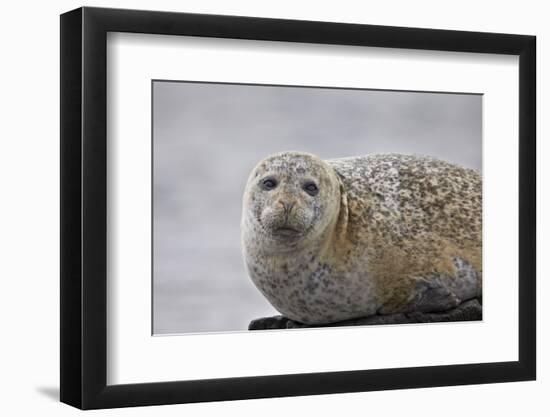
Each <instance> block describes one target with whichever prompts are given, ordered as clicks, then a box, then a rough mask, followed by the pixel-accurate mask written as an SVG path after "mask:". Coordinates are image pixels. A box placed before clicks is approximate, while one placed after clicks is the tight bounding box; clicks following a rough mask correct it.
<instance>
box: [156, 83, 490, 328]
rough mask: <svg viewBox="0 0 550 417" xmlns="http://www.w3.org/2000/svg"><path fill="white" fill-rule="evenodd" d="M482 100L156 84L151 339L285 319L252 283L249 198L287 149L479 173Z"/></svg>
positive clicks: (435, 95)
mask: <svg viewBox="0 0 550 417" xmlns="http://www.w3.org/2000/svg"><path fill="white" fill-rule="evenodd" d="M481 102H482V96H481V95H470V94H441V93H418V92H397V91H376V90H350V89H323V88H303V87H280V86H277V87H273V86H255V85H238V84H208V83H190V82H171V81H170V82H169V81H153V163H154V167H153V213H154V214H153V228H154V229H153V230H154V233H153V333H154V334H173V333H188V332H216V331H238V330H246V328H247V325H248V323H249V322H250V320H252V319H254V318H258V317H261V316H266V315H274V314H277V312H276V311H275V310H274V309H273V308H272V307H271V306H270V305H269V304H268V302H267V301H266V300H265V299H264V298H263V296H262V295H261V294H260V293H259V291H258V290H256V288H255V287H254V285H253V284H252V282H251V281H250V280H249V278H248V277H247V275H246V272H245V269H244V265H243V261H242V258H241V249H240V230H239V224H240V217H241V197H242V193H243V190H244V186H245V183H246V179H247V177H248V174H249V172H250V171H251V169H252V168H253V167H254V165H255V164H256V163H257V162H258V161H259V160H260V159H262V158H264V157H265V156H267V155H269V154H271V153H274V152H280V151H285V150H299V151H307V152H311V153H314V154H316V155H318V156H320V157H322V158H336V157H344V156H353V155H363V154H368V153H384V152H398V153H415V154H426V155H433V156H436V157H439V158H442V159H445V160H448V161H452V162H456V163H459V164H461V165H464V166H467V167H471V168H475V169H479V170H481V120H482V115H481V109H482V103H481Z"/></svg>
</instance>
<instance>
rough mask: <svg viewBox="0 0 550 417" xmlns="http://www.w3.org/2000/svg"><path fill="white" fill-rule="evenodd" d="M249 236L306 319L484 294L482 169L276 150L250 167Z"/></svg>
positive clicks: (258, 266)
mask: <svg viewBox="0 0 550 417" xmlns="http://www.w3.org/2000/svg"><path fill="white" fill-rule="evenodd" d="M242 245H243V253H244V259H245V264H246V266H247V269H248V273H249V275H250V277H251V278H252V280H253V282H254V283H255V285H256V286H257V287H258V288H259V290H260V291H261V292H262V293H263V294H264V296H265V297H266V298H267V299H268V300H269V302H270V303H271V304H272V305H273V306H274V307H275V308H276V309H277V310H278V311H279V312H281V313H282V314H283V315H285V316H287V317H288V318H290V319H292V320H295V321H299V322H302V323H306V324H326V323H331V322H337V321H342V320H347V319H352V318H357V317H364V316H368V315H372V314H390V313H405V312H412V311H422V312H429V311H443V310H448V309H450V308H453V307H455V306H457V305H458V304H460V303H461V302H462V301H465V300H468V299H471V298H475V297H479V296H481V277H482V269H481V177H480V175H479V173H477V172H476V171H474V170H471V169H466V168H462V167H459V166H457V165H453V164H450V163H447V162H444V161H440V160H436V159H433V158H429V157H421V156H407V155H395V154H388V155H371V156H363V157H351V158H342V159H333V160H327V161H322V160H321V159H319V158H317V157H315V156H313V155H310V154H305V153H299V152H285V153H281V154H276V155H273V156H270V157H268V158H266V159H264V160H263V161H261V162H260V163H259V164H258V165H257V166H256V167H255V168H254V170H253V171H252V173H251V175H250V177H249V180H248V183H247V187H246V191H245V195H244V199H243V217H242Z"/></svg>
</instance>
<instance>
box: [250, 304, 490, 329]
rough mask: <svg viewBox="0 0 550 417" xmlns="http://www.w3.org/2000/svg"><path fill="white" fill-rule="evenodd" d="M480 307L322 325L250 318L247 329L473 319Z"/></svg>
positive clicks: (478, 318)
mask: <svg viewBox="0 0 550 417" xmlns="http://www.w3.org/2000/svg"><path fill="white" fill-rule="evenodd" d="M481 312H482V307H481V304H480V302H479V301H478V300H475V299H474V300H469V301H465V302H464V303H462V304H461V305H459V306H458V307H456V308H453V309H452V310H448V311H443V312H440V313H420V312H414V313H405V314H388V315H375V316H369V317H361V318H358V319H352V320H345V321H340V322H338V323H331V324H324V325H312V326H310V325H307V324H303V323H299V322H297V321H294V320H290V319H289V318H286V317H284V316H272V317H262V318H259V319H255V320H252V321H251V322H250V324H249V325H248V330H272V329H296V328H308V327H339V326H372V325H380V324H408V323H439V322H447V321H475V320H481V318H482V314H481Z"/></svg>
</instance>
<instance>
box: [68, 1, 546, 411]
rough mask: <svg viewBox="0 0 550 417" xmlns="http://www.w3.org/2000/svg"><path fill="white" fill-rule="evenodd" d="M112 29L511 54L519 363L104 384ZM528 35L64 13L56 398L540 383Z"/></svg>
mask: <svg viewBox="0 0 550 417" xmlns="http://www.w3.org/2000/svg"><path fill="white" fill-rule="evenodd" d="M108 32H132V33H147V34H163V35H175V36H177V35H186V36H199V37H216V38H235V39H254V40H265V41H286V42H305V43H318V44H333V45H358V46H371V47H373V46H374V47H383V48H405V49H421V50H441V51H457V52H477V53H491V54H508V55H517V56H519V132H518V136H519V154H518V158H519V271H518V273H519V293H518V297H519V360H518V361H514V362H495V363H477V364H467V365H445V366H424V367H411V368H397V369H374V370H357V371H343V372H326V373H309V374H292V375H273V376H255V377H239V378H223V379H208V380H198V381H176V382H161V383H140V384H127V385H107V382H106V381H107V379H106V375H107V371H106V366H107V343H106V339H107V338H106V330H107V312H106V307H107V304H106V299H107V285H106V279H107V276H106V275H107V268H106V256H107V254H106V244H107V216H106V214H107V170H106V168H107V167H106V161H107V146H106V137H107V131H106V126H107V111H106V85H107V83H106V81H107V73H106V43H107V42H106V38H107V33H108ZM535 45H536V38H535V37H534V36H525V35H510V34H496V33H481V32H462V31H449V30H432V29H417V28H404V27H388V26H372V25H359V24H342V23H326V22H313V21H296V20H280V19H266V18H252V17H236V16H219V15H201V14H187V13H171V12H156V11H137V10H120V9H103V8H88V7H84V8H79V9H76V10H73V11H70V12H67V13H65V14H63V15H61V53H60V57H61V92H60V93H61V309H60V315H61V357H60V359H61V381H60V384H61V401H62V402H64V403H67V404H70V405H72V406H75V407H78V408H81V409H94V408H111V407H124V406H142V405H155V404H174V403H190V402H200V401H218V400H237V399H249V398H264V397H282V396H298V395H312V394H327V393H344V392H357V391H375V390H387V389H401V388H420V387H434V386H450V385H463V384H481V383H495V382H507V381H524V380H533V379H535V377H536V314H535V311H536V304H535V301H536V298H535V292H536V282H535V280H536V276H535V273H536V268H535V256H536V255H535V247H536V187H535V186H536V157H535V153H536V144H535V121H536V120H535V106H536V99H535V96H536V92H535V85H536V84H535V83H536V82H535V61H536V57H535V50H536V47H535Z"/></svg>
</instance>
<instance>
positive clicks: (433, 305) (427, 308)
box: [411, 285, 460, 313]
mask: <svg viewBox="0 0 550 417" xmlns="http://www.w3.org/2000/svg"><path fill="white" fill-rule="evenodd" d="M459 304H460V300H459V298H458V297H457V296H456V295H455V294H454V293H453V292H451V291H450V290H449V289H448V288H446V287H444V286H431V285H426V287H425V289H424V291H422V292H421V293H420V295H419V297H418V298H417V299H416V300H415V301H414V303H413V306H412V308H411V310H412V311H419V312H421V313H435V312H438V311H447V310H450V309H452V308H455V307H457V306H458V305H459Z"/></svg>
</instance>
